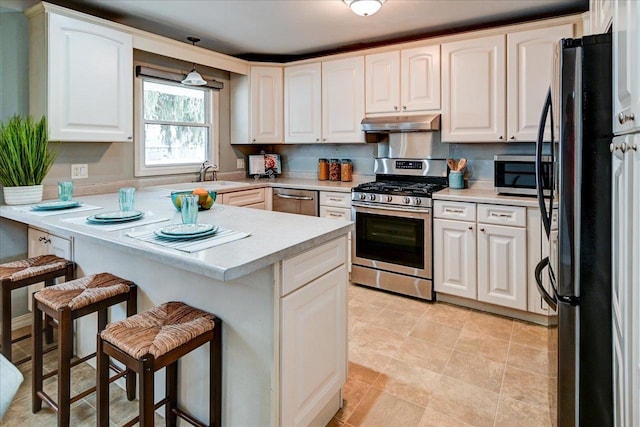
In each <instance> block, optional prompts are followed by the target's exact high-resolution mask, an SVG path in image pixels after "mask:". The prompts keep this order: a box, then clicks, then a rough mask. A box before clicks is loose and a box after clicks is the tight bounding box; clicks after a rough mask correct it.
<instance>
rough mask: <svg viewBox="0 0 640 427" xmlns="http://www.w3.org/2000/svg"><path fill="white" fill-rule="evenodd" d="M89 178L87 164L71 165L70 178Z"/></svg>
mask: <svg viewBox="0 0 640 427" xmlns="http://www.w3.org/2000/svg"><path fill="white" fill-rule="evenodd" d="M84 178H89V165H87V164H76V165H71V179H84Z"/></svg>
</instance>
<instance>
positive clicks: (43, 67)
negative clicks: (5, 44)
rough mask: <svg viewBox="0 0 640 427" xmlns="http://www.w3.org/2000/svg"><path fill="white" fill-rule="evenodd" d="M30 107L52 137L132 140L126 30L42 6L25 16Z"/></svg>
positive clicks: (129, 49)
mask: <svg viewBox="0 0 640 427" xmlns="http://www.w3.org/2000/svg"><path fill="white" fill-rule="evenodd" d="M29 18H30V19H29V42H30V52H29V60H30V64H29V83H30V91H29V112H30V114H31V115H33V116H34V117H36V118H39V117H40V116H42V115H43V114H44V115H46V116H47V119H48V121H49V133H50V134H49V138H50V139H51V140H53V141H107V142H116V141H131V140H132V139H133V89H132V88H133V47H132V40H133V39H132V36H131V35H130V34H127V33H124V32H121V31H116V30H113V29H111V28H106V27H103V26H100V25H97V24H94V23H89V22H84V21H81V20H79V19H75V18H70V17H67V16H63V15H57V14H55V13H51V12H49V11H45V10H44V9H40V10H38V11H36V12H34V13H33V14H30V16H29Z"/></svg>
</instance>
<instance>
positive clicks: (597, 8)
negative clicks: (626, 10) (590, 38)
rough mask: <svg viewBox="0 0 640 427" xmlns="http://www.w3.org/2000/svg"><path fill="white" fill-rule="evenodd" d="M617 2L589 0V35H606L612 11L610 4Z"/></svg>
mask: <svg viewBox="0 0 640 427" xmlns="http://www.w3.org/2000/svg"><path fill="white" fill-rule="evenodd" d="M617 1H620V0H615V1H614V0H589V21H590V26H591V34H601V33H606V32H607V31H608V30H609V27H610V26H611V19H612V11H613V8H612V3H615V2H617ZM631 1H636V0H631Z"/></svg>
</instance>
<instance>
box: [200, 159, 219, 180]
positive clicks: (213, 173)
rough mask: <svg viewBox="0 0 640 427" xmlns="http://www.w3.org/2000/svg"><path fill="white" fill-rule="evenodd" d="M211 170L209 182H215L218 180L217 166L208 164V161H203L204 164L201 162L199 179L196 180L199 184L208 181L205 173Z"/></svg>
mask: <svg viewBox="0 0 640 427" xmlns="http://www.w3.org/2000/svg"><path fill="white" fill-rule="evenodd" d="M209 170H211V180H210V181H217V180H218V176H217V175H218V165H216V164H213V163H211V162H209V161H208V160H205V161H204V162H202V165H201V166H200V178H199V179H198V181H199V182H204V181H209V180H208V179H207V171H209Z"/></svg>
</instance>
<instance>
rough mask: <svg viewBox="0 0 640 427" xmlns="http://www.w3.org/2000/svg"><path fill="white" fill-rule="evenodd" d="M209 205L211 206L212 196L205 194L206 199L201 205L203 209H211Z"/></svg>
mask: <svg viewBox="0 0 640 427" xmlns="http://www.w3.org/2000/svg"><path fill="white" fill-rule="evenodd" d="M211 206H213V197H211V196H207V200H206V201H205V202H204V203H203V204H202V207H203V208H204V209H211Z"/></svg>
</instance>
